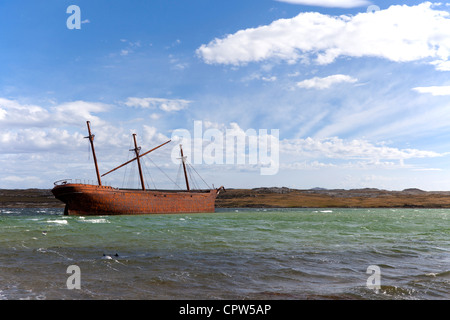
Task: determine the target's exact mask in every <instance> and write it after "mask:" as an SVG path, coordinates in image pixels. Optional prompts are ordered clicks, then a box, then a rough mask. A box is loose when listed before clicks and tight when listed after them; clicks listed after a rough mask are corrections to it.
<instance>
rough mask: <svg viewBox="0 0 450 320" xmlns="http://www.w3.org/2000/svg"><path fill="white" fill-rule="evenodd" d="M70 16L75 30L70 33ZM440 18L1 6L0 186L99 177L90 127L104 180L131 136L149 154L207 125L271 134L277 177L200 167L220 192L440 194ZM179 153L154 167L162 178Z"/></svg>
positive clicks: (299, 6)
mask: <svg viewBox="0 0 450 320" xmlns="http://www.w3.org/2000/svg"><path fill="white" fill-rule="evenodd" d="M311 3H314V4H315V5H310V4H311ZM70 5H77V6H78V7H79V8H80V10H81V14H80V20H81V29H69V28H68V27H67V23H66V22H67V19H68V18H69V17H70V16H71V14H70V13H67V12H66V10H67V8H68V7H69V6H70ZM449 12H450V5H449V4H447V3H446V2H442V3H440V4H433V3H430V2H425V1H366V0H335V1H332V0H320V1H313V2H311V1H308V0H279V1H275V0H244V1H242V0H241V1H234V0H230V1H218V0H194V1H186V0H171V1H167V0H166V1H162V0H161V1H154V0H153V1H122V0H117V1H103V0H96V1H75V0H72V1H61V0H57V1H56V0H54V1H52V0H46V1H39V2H37V1H30V0H23V1H20V2H18V1H2V2H1V3H0V30H1V31H0V166H1V168H2V169H1V170H0V188H32V187H38V188H51V187H52V183H53V181H55V180H59V179H63V178H79V179H92V180H94V179H95V171H94V166H93V165H92V157H91V156H90V155H89V149H88V144H87V140H86V139H83V137H85V136H86V135H87V133H86V121H87V120H90V121H91V124H92V130H93V131H94V133H95V134H96V140H95V143H96V150H97V156H98V158H99V162H100V171H101V172H106V171H108V170H109V169H111V168H113V167H114V166H116V165H118V164H120V163H122V162H125V161H126V160H127V159H128V157H130V153H129V151H128V149H130V141H131V140H130V139H131V133H134V132H135V133H137V135H138V141H139V144H140V145H141V146H142V148H143V150H148V149H150V148H153V147H154V146H156V145H158V144H160V143H162V142H165V141H167V140H168V139H170V138H171V137H172V133H173V131H174V130H175V129H186V130H188V131H190V132H192V133H193V128H194V122H195V121H202V124H203V129H204V130H207V129H208V128H210V129H211V128H214V129H216V130H219V131H220V132H225V131H226V130H227V129H230V130H231V129H232V130H237V131H241V132H245V131H246V130H248V129H255V130H260V129H263V130H268V132H269V133H270V132H271V130H275V129H277V130H279V137H278V138H279V163H278V167H279V170H278V171H277V172H276V174H273V175H261V173H260V170H259V169H260V167H261V166H260V165H253V164H246V165H238V164H228V165H224V164H206V163H198V164H195V168H196V170H197V171H198V172H199V173H201V175H202V177H203V178H204V179H205V180H206V181H208V182H209V183H210V184H214V185H216V186H218V185H225V186H226V187H230V188H233V187H234V188H238V187H244V188H251V187H259V186H280V187H281V186H288V187H292V188H300V189H303V188H313V187H325V188H346V189H349V188H364V187H376V188H384V189H390V190H401V189H404V188H412V187H417V188H421V189H424V190H448V189H449V187H448V186H449V185H450V171H449V170H450V154H449V152H450V128H449V124H450V99H449V98H450V77H449V72H450V62H449V59H450V15H449ZM203 142H204V143H206V144H207V143H208V141H203ZM176 145H177V144H176V143H173V145H172V146H170V147H167V148H161V149H160V150H158V151H157V152H155V153H154V154H152V156H151V159H152V160H153V161H155V162H156V163H158V164H161V167H164V169H165V170H167V174H169V175H172V176H173V175H175V176H176V175H177V170H178V166H177V165H175V164H173V163H172V161H170V156H171V152H172V151H173V148H174V147H176ZM148 167H149V171H150V172H151V175H153V177H152V178H151V180H152V181H153V180H154V181H155V182H159V183H160V186H161V187H171V185H170V184H164V183H165V182H167V179H166V177H165V176H158V173H159V170H158V169H156V168H152V164H151V163H149V164H148ZM108 178H109V179H110V180H111V181H110V183H112V184H113V185H115V186H122V183H123V181H124V180H125V178H124V172H123V171H120V170H118V172H117V173H115V174H114V175H111V177H108ZM157 186H158V187H159V185H157Z"/></svg>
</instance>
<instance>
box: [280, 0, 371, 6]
mask: <svg viewBox="0 0 450 320" xmlns="http://www.w3.org/2000/svg"><path fill="white" fill-rule="evenodd" d="M276 1H279V2H287V3H292V4H303V5H307V6H319V7H334V8H354V7H362V6H367V5H369V4H370V1H367V0H276Z"/></svg>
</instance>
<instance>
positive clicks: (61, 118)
mask: <svg viewBox="0 0 450 320" xmlns="http://www.w3.org/2000/svg"><path fill="white" fill-rule="evenodd" d="M108 108H109V106H108V105H106V104H104V103H99V102H86V101H73V102H66V103H63V104H60V105H57V106H56V107H53V108H52V111H53V114H52V115H51V117H52V121H55V122H56V123H58V122H59V123H66V124H74V125H79V124H80V123H86V121H95V122H96V123H97V124H103V123H104V121H102V120H101V119H100V118H99V117H97V116H94V115H93V113H98V112H105V111H107V110H108Z"/></svg>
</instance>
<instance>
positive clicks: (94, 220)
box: [83, 219, 110, 223]
mask: <svg viewBox="0 0 450 320" xmlns="http://www.w3.org/2000/svg"><path fill="white" fill-rule="evenodd" d="M83 222H89V223H110V222H109V221H108V220H106V219H84V220H83Z"/></svg>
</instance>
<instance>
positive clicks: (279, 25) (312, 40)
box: [197, 2, 450, 70]
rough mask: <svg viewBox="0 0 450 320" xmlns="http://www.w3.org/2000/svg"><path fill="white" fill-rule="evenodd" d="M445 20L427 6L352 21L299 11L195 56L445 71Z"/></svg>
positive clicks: (448, 48)
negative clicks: (378, 61)
mask: <svg viewBox="0 0 450 320" xmlns="http://www.w3.org/2000/svg"><path fill="white" fill-rule="evenodd" d="M449 15H450V14H449V13H448V12H446V11H441V10H437V9H435V6H434V5H433V4H432V3H430V2H424V3H422V4H419V5H416V6H407V5H395V6H391V7H389V8H388V9H385V10H380V11H375V12H364V13H359V14H357V15H355V16H345V15H341V16H329V15H324V14H320V13H317V12H304V13H300V14H299V15H297V16H296V17H294V18H291V19H279V20H276V21H274V22H272V23H271V24H270V25H266V26H260V27H257V28H249V29H245V30H240V31H238V32H236V33H234V34H230V35H227V36H226V37H224V38H222V39H219V38H216V39H214V40H212V41H211V42H210V43H208V44H206V45H205V44H204V45H202V46H201V47H200V48H198V49H197V54H198V55H199V56H200V57H201V58H202V59H203V60H204V61H205V62H206V63H209V64H214V63H217V64H231V65H243V64H247V63H249V62H258V61H264V60H268V59H278V60H284V61H287V62H288V63H294V62H297V61H299V60H302V59H303V60H305V61H307V60H308V59H307V58H310V57H312V58H315V61H316V63H318V64H329V63H332V62H333V61H335V59H337V58H338V57H345V56H347V57H379V58H384V59H388V60H390V61H395V62H410V61H421V60H424V61H426V62H428V63H432V64H434V65H435V67H436V69H437V70H446V69H447V70H448V69H450V67H449V66H448V63H449V61H448V60H449V57H450V19H449Z"/></svg>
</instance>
